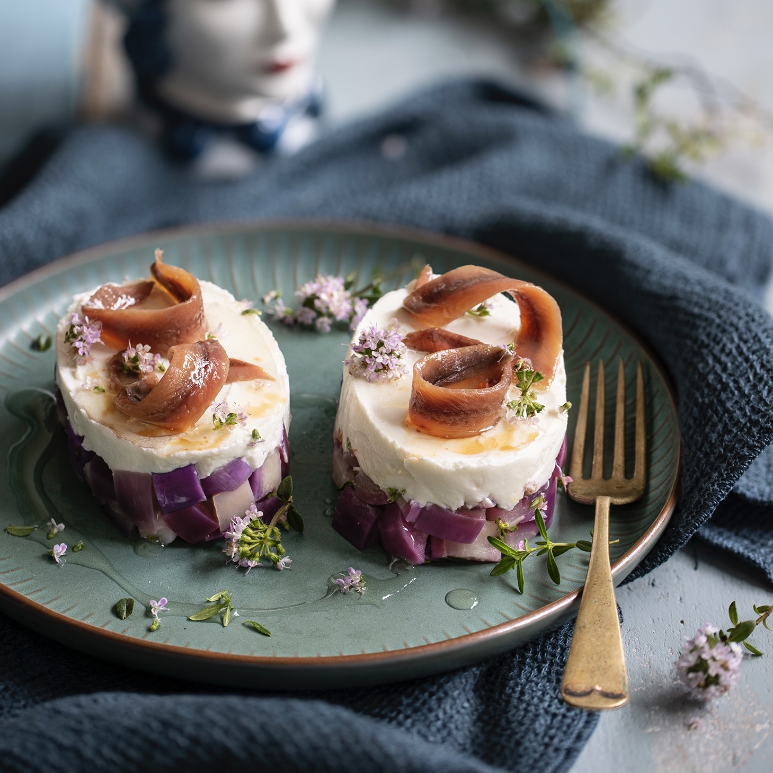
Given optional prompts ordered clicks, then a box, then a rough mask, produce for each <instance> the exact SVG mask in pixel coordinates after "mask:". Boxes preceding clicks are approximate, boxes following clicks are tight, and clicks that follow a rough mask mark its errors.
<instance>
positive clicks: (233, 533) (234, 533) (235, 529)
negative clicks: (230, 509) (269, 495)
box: [225, 504, 255, 542]
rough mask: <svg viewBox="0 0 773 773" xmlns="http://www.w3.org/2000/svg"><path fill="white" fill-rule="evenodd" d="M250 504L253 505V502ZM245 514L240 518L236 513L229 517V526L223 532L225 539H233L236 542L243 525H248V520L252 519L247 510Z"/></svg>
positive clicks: (239, 537)
mask: <svg viewBox="0 0 773 773" xmlns="http://www.w3.org/2000/svg"><path fill="white" fill-rule="evenodd" d="M252 506H253V507H255V505H254V504H253V505H252ZM245 516H246V517H245V518H240V517H239V516H238V515H236V516H234V517H233V518H232V519H231V524H230V528H229V530H228V531H227V532H226V533H225V537H226V539H229V540H234V541H235V542H238V541H239V540H240V539H241V536H242V532H243V531H244V529H245V527H247V526H249V524H250V521H251V520H252V514H251V513H250V511H249V510H247V511H246V512H245Z"/></svg>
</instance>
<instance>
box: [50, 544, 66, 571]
mask: <svg viewBox="0 0 773 773" xmlns="http://www.w3.org/2000/svg"><path fill="white" fill-rule="evenodd" d="M66 552H67V545H66V544H65V543H64V542H62V543H61V544H59V545H54V547H52V548H51V550H49V551H48V554H49V555H50V556H51V558H53V559H54V561H56V563H57V564H59V566H61V565H62V564H64V563H65V560H64V554H65V553H66Z"/></svg>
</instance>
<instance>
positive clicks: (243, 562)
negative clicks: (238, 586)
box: [234, 558, 263, 575]
mask: <svg viewBox="0 0 773 773" xmlns="http://www.w3.org/2000/svg"><path fill="white" fill-rule="evenodd" d="M234 563H236V564H238V565H239V566H241V567H242V568H243V569H247V571H246V572H245V573H244V574H245V575H248V574H249V573H250V569H254V568H255V567H256V566H263V564H261V563H260V561H256V560H255V559H253V558H239V559H234Z"/></svg>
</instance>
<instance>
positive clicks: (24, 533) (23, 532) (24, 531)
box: [5, 526, 38, 537]
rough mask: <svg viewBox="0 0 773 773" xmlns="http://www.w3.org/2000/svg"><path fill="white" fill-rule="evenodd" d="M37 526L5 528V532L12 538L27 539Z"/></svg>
mask: <svg viewBox="0 0 773 773" xmlns="http://www.w3.org/2000/svg"><path fill="white" fill-rule="evenodd" d="M37 528H38V527H37V526H6V527H5V530H6V531H7V532H8V533H9V534H10V535H11V536H13V537H29V535H30V534H32V532H33V531H35V529H37Z"/></svg>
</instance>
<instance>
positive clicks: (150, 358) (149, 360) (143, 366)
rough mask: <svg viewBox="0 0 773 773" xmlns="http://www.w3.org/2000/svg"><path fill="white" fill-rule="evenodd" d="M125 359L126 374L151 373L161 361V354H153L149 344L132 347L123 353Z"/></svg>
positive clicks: (130, 345)
mask: <svg viewBox="0 0 773 773" xmlns="http://www.w3.org/2000/svg"><path fill="white" fill-rule="evenodd" d="M121 356H122V357H123V369H124V371H125V372H126V373H150V372H152V370H153V368H155V367H156V365H157V364H158V361H159V360H160V359H161V355H160V354H152V353H151V351H150V346H148V345H147V344H137V346H132V344H131V341H129V348H128V349H126V351H125V352H122V353H121Z"/></svg>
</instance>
